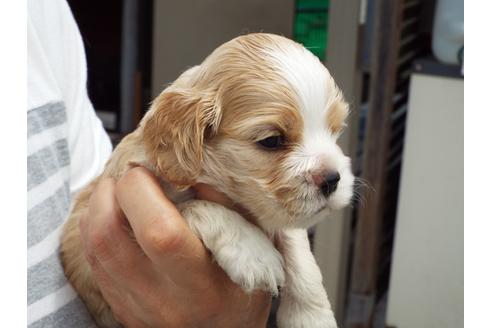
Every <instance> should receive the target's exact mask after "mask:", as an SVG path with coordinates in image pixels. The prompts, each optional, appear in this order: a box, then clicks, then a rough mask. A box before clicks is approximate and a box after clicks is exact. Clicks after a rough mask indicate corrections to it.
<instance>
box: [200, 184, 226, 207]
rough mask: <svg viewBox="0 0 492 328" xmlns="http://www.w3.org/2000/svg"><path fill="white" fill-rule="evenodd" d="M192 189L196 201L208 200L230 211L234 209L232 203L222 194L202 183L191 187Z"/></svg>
mask: <svg viewBox="0 0 492 328" xmlns="http://www.w3.org/2000/svg"><path fill="white" fill-rule="evenodd" d="M193 188H194V189H195V191H196V196H197V198H198V199H202V200H208V201H211V202H214V203H217V204H220V205H222V206H225V207H228V208H230V209H234V202H233V201H232V200H231V199H230V198H229V197H227V196H226V195H225V194H224V193H221V192H220V191H217V190H215V189H214V188H213V187H211V186H209V185H207V184H204V183H197V184H196V185H194V186H193Z"/></svg>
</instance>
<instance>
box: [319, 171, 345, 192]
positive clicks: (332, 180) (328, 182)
mask: <svg viewBox="0 0 492 328" xmlns="http://www.w3.org/2000/svg"><path fill="white" fill-rule="evenodd" d="M314 180H315V183H316V184H317V185H318V186H319V189H320V190H321V192H322V193H323V195H325V196H328V195H329V194H331V193H332V192H334V191H335V190H337V186H338V181H340V173H338V172H328V173H325V174H322V175H320V176H317V177H316V178H315V179H314Z"/></svg>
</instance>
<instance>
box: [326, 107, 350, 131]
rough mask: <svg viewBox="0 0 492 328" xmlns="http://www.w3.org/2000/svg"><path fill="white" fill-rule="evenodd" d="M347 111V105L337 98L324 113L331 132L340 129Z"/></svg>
mask: <svg viewBox="0 0 492 328" xmlns="http://www.w3.org/2000/svg"><path fill="white" fill-rule="evenodd" d="M348 113H349V110H348V105H347V103H345V102H344V101H343V100H337V101H335V102H334V103H333V105H331V108H330V109H329V110H328V113H327V115H326V123H327V125H328V127H329V128H330V130H331V131H332V132H333V133H340V132H341V131H342V129H343V127H344V124H345V120H346V119H347V116H348Z"/></svg>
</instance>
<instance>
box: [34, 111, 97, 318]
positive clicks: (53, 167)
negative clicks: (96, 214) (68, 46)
mask: <svg viewBox="0 0 492 328" xmlns="http://www.w3.org/2000/svg"><path fill="white" fill-rule="evenodd" d="M27 130H28V132H27V138H28V139H27V151H28V153H27V193H28V194H27V200H28V201H27V202H28V204H27V247H28V253H27V266H28V269H27V270H28V272H27V305H28V308H27V313H28V318H27V319H28V326H29V327H32V328H34V327H80V328H86V327H90V326H92V325H94V324H93V321H92V319H91V317H90V315H89V313H88V312H87V310H86V308H85V306H84V304H83V303H82V301H81V300H80V299H79V298H78V296H77V294H76V292H75V291H74V290H73V288H72V287H71V286H70V284H69V283H68V282H67V280H66V279H65V276H64V273H63V269H62V267H61V263H60V259H59V243H60V242H59V238H60V233H61V228H62V226H63V223H64V222H65V219H66V218H67V216H68V213H69V209H70V201H71V198H70V153H69V150H68V144H67V134H68V126H67V117H66V112H65V108H64V105H63V103H62V102H56V103H48V104H45V105H43V106H41V107H38V108H33V109H31V110H29V111H28V114H27Z"/></svg>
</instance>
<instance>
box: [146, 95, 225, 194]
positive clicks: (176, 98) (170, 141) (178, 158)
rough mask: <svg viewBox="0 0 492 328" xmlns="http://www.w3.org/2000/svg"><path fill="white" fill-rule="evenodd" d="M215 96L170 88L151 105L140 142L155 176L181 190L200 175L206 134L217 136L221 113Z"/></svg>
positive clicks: (191, 183)
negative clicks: (154, 171)
mask: <svg viewBox="0 0 492 328" xmlns="http://www.w3.org/2000/svg"><path fill="white" fill-rule="evenodd" d="M216 98H217V92H194V91H192V90H189V91H188V90H184V89H179V88H173V89H171V90H169V91H166V90H165V91H163V92H162V93H161V94H160V95H159V96H158V97H157V98H156V99H155V100H154V102H153V104H152V108H151V112H150V113H149V114H150V117H148V119H146V120H145V122H144V124H143V141H144V146H145V149H146V152H147V156H148V158H149V160H150V162H151V163H152V164H153V165H154V166H155V168H156V171H157V172H156V174H158V175H160V176H162V177H163V178H165V179H166V180H168V181H170V182H172V183H175V184H176V185H178V186H180V187H187V186H190V185H193V184H194V183H195V181H196V179H197V178H198V176H199V175H200V173H201V169H202V156H203V143H204V139H205V134H209V133H210V134H211V135H213V134H215V133H216V132H217V129H218V126H219V123H220V119H221V110H220V106H218V101H217V99H216Z"/></svg>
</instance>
